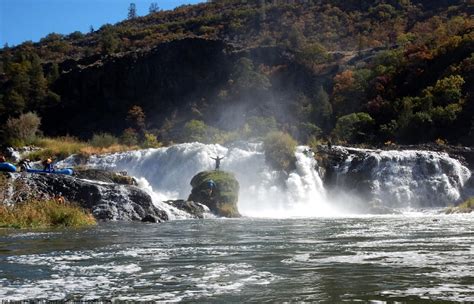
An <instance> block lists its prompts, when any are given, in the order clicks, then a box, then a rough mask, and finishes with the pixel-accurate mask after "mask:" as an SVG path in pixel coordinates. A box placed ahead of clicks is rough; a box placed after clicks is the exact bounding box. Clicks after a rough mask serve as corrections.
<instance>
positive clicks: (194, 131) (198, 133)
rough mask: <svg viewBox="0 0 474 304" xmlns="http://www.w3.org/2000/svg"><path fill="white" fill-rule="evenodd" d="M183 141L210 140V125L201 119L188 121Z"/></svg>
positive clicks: (184, 129)
mask: <svg viewBox="0 0 474 304" xmlns="http://www.w3.org/2000/svg"><path fill="white" fill-rule="evenodd" d="M182 133H183V141H185V142H193V141H198V142H204V143H205V142H208V138H207V137H208V126H207V125H206V124H205V123H204V122H203V121H201V120H196V119H193V120H191V121H188V122H187V123H186V124H185V125H184V128H183V131H182Z"/></svg>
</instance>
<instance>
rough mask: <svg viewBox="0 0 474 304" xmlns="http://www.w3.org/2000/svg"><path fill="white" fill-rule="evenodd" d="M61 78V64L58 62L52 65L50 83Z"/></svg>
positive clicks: (49, 75) (49, 74)
mask: <svg viewBox="0 0 474 304" xmlns="http://www.w3.org/2000/svg"><path fill="white" fill-rule="evenodd" d="M58 78H59V66H58V64H57V63H56V62H54V63H53V64H52V65H51V69H50V71H49V73H48V84H50V85H51V84H52V83H54V82H55V81H56V80H57V79H58Z"/></svg>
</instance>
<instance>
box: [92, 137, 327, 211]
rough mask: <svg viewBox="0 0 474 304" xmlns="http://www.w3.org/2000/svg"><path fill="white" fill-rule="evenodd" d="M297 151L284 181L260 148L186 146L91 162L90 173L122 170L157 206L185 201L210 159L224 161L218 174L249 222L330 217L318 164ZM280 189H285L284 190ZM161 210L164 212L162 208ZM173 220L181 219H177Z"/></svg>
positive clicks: (181, 145) (256, 146) (210, 164)
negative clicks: (233, 187) (231, 179)
mask: <svg viewBox="0 0 474 304" xmlns="http://www.w3.org/2000/svg"><path fill="white" fill-rule="evenodd" d="M305 149H306V147H303V146H301V147H298V148H297V151H296V158H297V163H296V167H297V168H296V170H295V171H294V172H291V173H290V174H289V175H288V178H286V177H282V175H281V174H279V173H278V172H276V171H273V170H271V169H270V168H269V167H268V166H267V165H266V164H265V158H264V154H263V151H262V145H261V144H247V143H246V144H242V145H240V146H235V147H231V148H226V147H223V146H221V145H217V144H216V145H205V144H201V143H184V144H179V145H174V146H171V147H166V148H159V149H147V150H139V151H133V152H124V153H117V154H111V155H105V156H93V157H91V158H90V160H89V163H88V165H89V166H90V167H92V168H101V169H112V170H117V171H119V170H125V171H127V172H128V174H129V175H132V176H134V177H136V178H137V179H138V180H139V184H140V186H141V187H142V188H144V189H145V190H147V191H148V192H149V193H150V194H151V195H152V198H153V200H154V202H155V204H160V202H161V201H164V200H169V199H186V198H187V197H188V196H189V194H190V193H191V185H190V184H189V183H190V181H191V179H192V177H193V176H194V175H195V174H197V173H198V172H200V171H203V170H211V169H214V160H212V159H211V157H215V156H217V155H218V156H224V157H225V158H224V159H223V160H222V163H221V170H225V171H230V172H233V173H234V174H235V176H236V178H237V180H238V181H239V184H240V193H239V205H238V207H239V211H240V213H241V214H243V215H246V216H252V217H298V216H325V215H331V214H334V213H335V211H334V210H331V209H330V208H329V204H328V203H327V200H326V195H325V190H324V187H323V183H322V180H321V178H320V176H319V174H318V173H317V171H316V170H315V166H316V161H315V160H314V159H313V157H309V156H307V155H305V154H304V153H303V151H304V150H305ZM282 185H283V186H282ZM160 207H163V206H162V205H161V204H160ZM176 217H179V215H177V216H176Z"/></svg>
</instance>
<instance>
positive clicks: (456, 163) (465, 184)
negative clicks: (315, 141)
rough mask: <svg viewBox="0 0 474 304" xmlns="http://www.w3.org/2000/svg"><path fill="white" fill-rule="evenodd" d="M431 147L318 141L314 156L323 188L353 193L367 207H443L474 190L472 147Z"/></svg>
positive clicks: (458, 200)
mask: <svg viewBox="0 0 474 304" xmlns="http://www.w3.org/2000/svg"><path fill="white" fill-rule="evenodd" d="M433 150H434V149H433ZM433 150H431V151H428V150H425V149H423V147H419V146H410V147H398V148H394V147H390V148H386V149H359V148H350V147H332V148H331V149H330V148H329V147H327V146H321V147H320V148H319V149H318V152H317V158H318V164H319V166H320V172H321V173H322V176H323V180H324V182H325V184H326V188H327V189H329V191H331V190H333V192H341V190H342V192H344V193H346V194H347V193H348V194H349V196H350V197H351V200H352V198H354V197H355V198H358V199H359V200H360V201H361V202H362V204H365V207H367V208H368V209H369V210H371V209H373V208H375V209H376V210H382V211H383V210H386V208H387V207H388V208H406V207H413V208H429V207H446V206H449V205H453V204H458V203H460V202H462V201H463V200H464V199H466V198H468V197H470V196H472V195H474V183H473V174H472V160H471V159H472V156H473V153H472V151H470V149H469V148H450V147H443V149H440V150H439V151H433ZM408 202H409V204H408ZM377 213H379V212H377Z"/></svg>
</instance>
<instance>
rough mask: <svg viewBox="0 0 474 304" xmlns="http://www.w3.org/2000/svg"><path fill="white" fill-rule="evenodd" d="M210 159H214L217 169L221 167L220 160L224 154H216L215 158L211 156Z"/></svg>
mask: <svg viewBox="0 0 474 304" xmlns="http://www.w3.org/2000/svg"><path fill="white" fill-rule="evenodd" d="M211 159H213V160H215V161H216V169H215V170H219V168H220V167H221V160H223V159H224V156H222V157H219V156H216V157H215V158H214V157H211Z"/></svg>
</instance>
